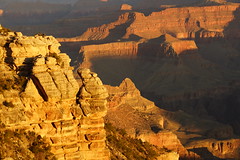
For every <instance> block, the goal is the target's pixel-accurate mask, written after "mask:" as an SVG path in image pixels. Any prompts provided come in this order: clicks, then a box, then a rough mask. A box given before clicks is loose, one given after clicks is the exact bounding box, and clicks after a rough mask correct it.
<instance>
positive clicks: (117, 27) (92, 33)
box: [58, 13, 134, 42]
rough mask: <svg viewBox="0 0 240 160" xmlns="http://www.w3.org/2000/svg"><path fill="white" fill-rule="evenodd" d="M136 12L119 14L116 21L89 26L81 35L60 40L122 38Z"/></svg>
mask: <svg viewBox="0 0 240 160" xmlns="http://www.w3.org/2000/svg"><path fill="white" fill-rule="evenodd" d="M133 19H134V14H132V13H124V14H122V15H121V16H119V18H118V20H116V21H115V22H112V23H109V24H104V25H102V26H100V27H92V28H88V29H87V30H86V31H85V32H84V33H83V34H82V35H81V36H78V37H73V38H59V39H58V40H59V41H60V42H76V41H91V40H102V39H105V38H110V39H120V38H121V37H122V36H124V32H125V30H126V28H127V27H128V26H129V24H131V23H132V21H133Z"/></svg>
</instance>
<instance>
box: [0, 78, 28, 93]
mask: <svg viewBox="0 0 240 160" xmlns="http://www.w3.org/2000/svg"><path fill="white" fill-rule="evenodd" d="M0 82H1V83H0V93H2V92H3V91H4V90H11V89H16V90H19V91H22V90H23V88H24V86H25V85H26V82H27V78H26V77H23V76H18V77H15V78H14V79H9V78H8V79H6V78H0Z"/></svg>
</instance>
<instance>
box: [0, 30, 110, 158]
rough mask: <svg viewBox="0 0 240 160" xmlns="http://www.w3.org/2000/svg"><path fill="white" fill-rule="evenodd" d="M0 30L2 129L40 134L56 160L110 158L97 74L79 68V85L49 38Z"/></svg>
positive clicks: (66, 59) (102, 93) (104, 95)
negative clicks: (3, 127) (49, 146)
mask: <svg viewBox="0 0 240 160" xmlns="http://www.w3.org/2000/svg"><path fill="white" fill-rule="evenodd" d="M1 31H2V32H1V36H0V37H1V39H0V45H1V47H0V54H1V55H0V57H1V62H0V70H1V80H2V84H1V92H0V121H1V122H2V123H3V124H5V126H6V128H5V129H11V130H14V129H25V130H28V131H34V132H36V133H37V134H39V135H41V136H42V137H45V139H46V140H47V142H48V143H49V144H50V145H51V151H52V152H53V153H54V155H55V156H56V158H57V159H60V160H61V159H63V160H64V159H66V160H67V159H69V160H70V159H104V160H105V159H109V151H108V149H107V148H106V144H105V139H106V135H105V129H104V120H103V117H104V116H105V115H106V112H107V108H106V107H107V106H106V103H107V100H106V98H107V97H108V93H107V91H106V89H105V87H104V86H103V85H102V82H101V80H100V79H99V78H98V77H97V74H95V73H92V72H90V71H89V70H79V76H80V81H81V84H80V85H79V84H78V83H77V81H76V80H75V78H74V77H73V73H72V67H70V66H69V62H70V59H69V57H68V56H67V55H66V54H64V53H60V50H59V49H58V47H59V46H60V44H59V43H58V42H57V41H56V39H55V38H54V37H52V36H40V35H36V36H34V37H26V36H23V35H22V34H21V33H17V32H8V31H7V30H6V29H4V28H1ZM11 83H13V85H11ZM3 158H7V157H3ZM13 158H14V157H13Z"/></svg>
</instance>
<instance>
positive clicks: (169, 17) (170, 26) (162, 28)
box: [125, 4, 239, 39]
mask: <svg viewBox="0 0 240 160" xmlns="http://www.w3.org/2000/svg"><path fill="white" fill-rule="evenodd" d="M238 8H239V5H238V4H236V5H219V6H203V7H182V8H168V9H165V10H163V11H160V12H153V13H152V14H150V15H149V16H145V15H144V14H143V13H135V20H134V21H133V23H132V24H131V25H130V26H129V27H128V28H127V33H126V35H125V37H128V36H130V35H132V34H134V35H137V36H140V37H144V38H148V39H151V38H156V37H159V36H160V35H162V34H165V33H172V34H181V33H185V35H184V34H182V37H181V38H193V37H191V36H192V35H191V34H186V33H192V32H197V31H200V30H201V29H205V30H207V31H210V32H212V31H214V32H223V31H224V29H225V27H227V25H228V24H229V23H230V22H231V21H232V20H234V18H235V16H236V15H235V14H237V13H235V12H237V10H238ZM189 36H190V37H189ZM205 36H206V34H205ZM209 36H210V35H209ZM178 37H179V36H178ZM179 38H180V37H179Z"/></svg>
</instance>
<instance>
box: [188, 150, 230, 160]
mask: <svg viewBox="0 0 240 160" xmlns="http://www.w3.org/2000/svg"><path fill="white" fill-rule="evenodd" d="M188 151H192V152H194V153H196V154H198V155H199V156H200V157H201V158H202V159H204V160H231V159H229V158H228V159H221V158H218V157H215V156H214V155H213V154H212V153H211V152H209V151H208V149H207V148H205V147H202V148H193V149H190V150H188ZM232 160H234V159H232Z"/></svg>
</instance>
